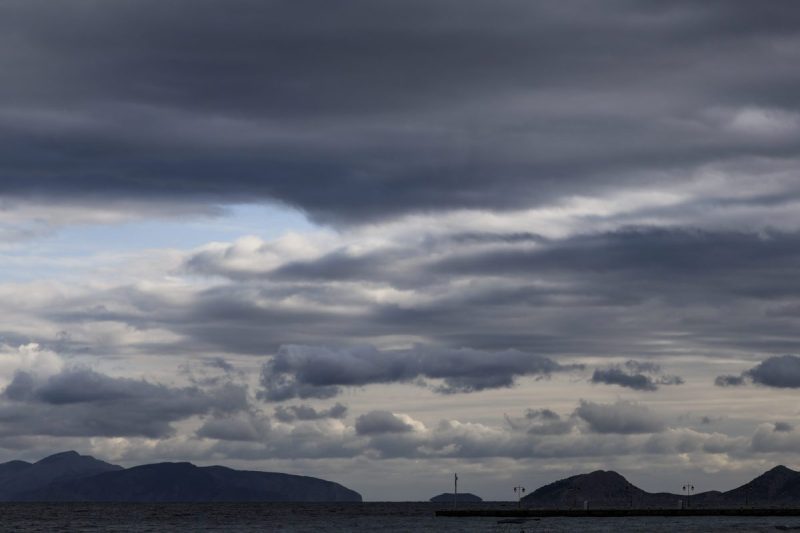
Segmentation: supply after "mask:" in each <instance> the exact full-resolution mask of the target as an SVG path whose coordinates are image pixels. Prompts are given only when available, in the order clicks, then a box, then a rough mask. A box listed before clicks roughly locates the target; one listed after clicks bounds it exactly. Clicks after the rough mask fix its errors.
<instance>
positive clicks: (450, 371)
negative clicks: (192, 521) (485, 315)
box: [258, 345, 576, 401]
mask: <svg viewBox="0 0 800 533" xmlns="http://www.w3.org/2000/svg"><path fill="white" fill-rule="evenodd" d="M574 368H576V367H575V366H565V365H560V364H558V363H556V362H555V361H553V360H552V359H549V358H547V357H543V356H540V355H534V354H528V353H524V352H520V351H517V350H505V351H502V352H484V351H479V350H471V349H466V348H462V349H446V348H432V347H424V346H417V347H415V348H413V349H410V350H385V351H380V350H378V349H376V348H375V347H373V346H356V347H351V348H332V347H324V346H296V345H290V346H283V347H281V349H280V350H279V351H278V353H277V354H276V355H275V356H274V357H273V359H272V360H271V361H269V362H268V363H266V364H265V365H264V367H263V369H262V372H261V385H262V387H263V388H262V390H261V391H259V393H258V394H259V397H260V398H263V399H265V400H269V401H282V400H287V399H290V398H295V397H299V398H330V397H332V396H335V395H337V394H338V393H339V392H340V389H341V387H357V386H365V385H371V384H375V383H394V382H408V381H411V380H413V379H416V378H429V379H435V380H441V382H442V383H441V385H437V386H434V387H433V390H434V391H436V392H439V393H442V394H453V393H464V392H477V391H481V390H485V389H492V388H502V387H511V386H513V385H514V382H515V379H516V378H517V377H519V376H537V377H546V376H549V375H550V374H551V373H553V372H563V371H567V370H572V369H574Z"/></svg>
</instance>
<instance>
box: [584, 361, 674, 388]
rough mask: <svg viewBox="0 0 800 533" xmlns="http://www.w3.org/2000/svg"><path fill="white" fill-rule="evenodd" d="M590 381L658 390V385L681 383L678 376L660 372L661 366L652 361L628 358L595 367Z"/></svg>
mask: <svg viewBox="0 0 800 533" xmlns="http://www.w3.org/2000/svg"><path fill="white" fill-rule="evenodd" d="M591 382H592V383H604V384H606V385H619V386H620V387H627V388H629V389H634V390H641V391H654V390H658V386H659V385H681V384H682V383H683V379H682V378H681V377H680V376H672V375H666V374H662V373H661V367H660V366H659V365H656V364H654V363H647V362H645V363H642V362H639V361H634V360H630V361H626V362H625V364H624V365H611V366H608V367H606V368H598V369H596V370H595V371H594V374H592V378H591Z"/></svg>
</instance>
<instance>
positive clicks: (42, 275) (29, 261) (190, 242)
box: [0, 204, 316, 283]
mask: <svg viewBox="0 0 800 533" xmlns="http://www.w3.org/2000/svg"><path fill="white" fill-rule="evenodd" d="M315 228H316V226H314V224H312V223H311V222H309V221H308V219H307V218H306V217H305V215H303V214H302V213H301V212H299V211H296V210H293V209H289V208H286V207H281V206H274V205H253V204H248V205H235V206H230V207H228V208H226V209H225V210H224V213H223V214H222V215H219V216H213V217H212V216H197V215H195V216H190V215H187V216H183V217H169V218H151V219H148V220H129V221H125V222H120V223H103V224H77V225H72V226H65V227H62V228H58V229H56V230H55V231H53V232H50V233H47V234H45V235H41V236H38V237H32V238H30V239H25V240H21V241H17V242H15V243H8V244H6V245H5V246H4V247H3V249H2V251H0V283H8V282H23V281H31V280H35V279H47V278H58V277H61V275H63V274H65V273H67V272H68V271H74V270H75V269H78V270H80V269H85V268H87V267H91V265H90V264H85V263H83V262H82V261H81V259H86V260H87V261H89V262H91V258H92V257H93V256H99V255H109V254H122V253H131V252H135V251H137V250H149V249H180V250H190V249H192V248H197V247H199V246H202V245H204V244H207V243H209V242H212V241H222V242H228V241H233V240H235V239H237V238H239V237H242V236H244V235H257V236H259V237H261V238H262V239H265V240H270V239H275V238H277V237H280V236H281V235H283V234H285V233H287V232H289V231H294V232H304V231H312V230H314V229H315Z"/></svg>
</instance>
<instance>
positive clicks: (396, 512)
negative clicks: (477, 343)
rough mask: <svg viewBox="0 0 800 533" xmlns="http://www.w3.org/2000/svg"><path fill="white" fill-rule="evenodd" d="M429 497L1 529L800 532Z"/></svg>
mask: <svg viewBox="0 0 800 533" xmlns="http://www.w3.org/2000/svg"><path fill="white" fill-rule="evenodd" d="M441 507H442V506H441V505H439V504H431V503H397V502H391V503H378V502H368V503H342V504H331V503H315V504H310V503H166V504H165V503H153V504H149V503H0V531H20V532H28V531H34V532H35V531H48V532H49V531H91V532H106V531H142V532H144V531H152V532H165V531H212V532H213V531H225V532H237V531H248V532H249V531H259V532H265V531H287V532H288V531H298V532H309V533H311V532H314V533H317V532H320V531H332V532H344V531H379V532H381V533H392V532H401V531H403V532H405V531H414V532H416V531H421V532H427V531H431V532H433V531H455V532H464V533H471V532H479V531H480V532H498V533H500V532H507V533H519V532H527V533H532V532H543V531H553V532H572V531H580V532H586V531H600V532H613V533H619V532H620V531H642V532H665V533H666V532H669V533H673V532H681V533H684V532H694V531H697V532H707V531H719V532H723V531H771V532H775V531H791V530H797V531H800V517H675V518H663V517H624V518H541V519H528V520H526V521H524V522H521V523H509V522H508V521H507V520H508V519H503V518H491V517H475V518H472V517H470V518H449V517H437V516H435V514H434V513H435V511H436V510H437V509H440V508H441Z"/></svg>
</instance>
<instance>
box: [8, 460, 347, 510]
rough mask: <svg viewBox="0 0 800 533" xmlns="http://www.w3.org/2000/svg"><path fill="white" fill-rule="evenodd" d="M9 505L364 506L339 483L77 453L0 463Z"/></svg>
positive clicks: (304, 477) (215, 467)
mask: <svg viewBox="0 0 800 533" xmlns="http://www.w3.org/2000/svg"><path fill="white" fill-rule="evenodd" d="M0 498H1V499H2V500H5V501H118V502H122V501H130V502H167V501H175V502H187V501H198V502H199V501H297V502H311V501H336V502H345V501H346V502H353V501H361V495H360V494H358V493H357V492H355V491H352V490H350V489H348V488H346V487H344V486H342V485H340V484H338V483H334V482H331V481H325V480H322V479H317V478H313V477H306V476H296V475H291V474H280V473H271V472H256V471H241V470H233V469H231V468H226V467H223V466H207V467H199V466H195V465H193V464H191V463H185V462H184V463H157V464H149V465H142V466H136V467H133V468H127V469H126V468H122V467H121V466H117V465H112V464H109V463H105V462H103V461H98V460H97V459H94V458H92V457H88V456H82V455H78V454H77V453H75V452H65V453H61V454H56V455H53V456H50V457H47V458H45V459H42V460H41V461H39V462H37V463H33V464H31V463H26V462H24V461H11V462H9V463H4V464H0Z"/></svg>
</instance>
